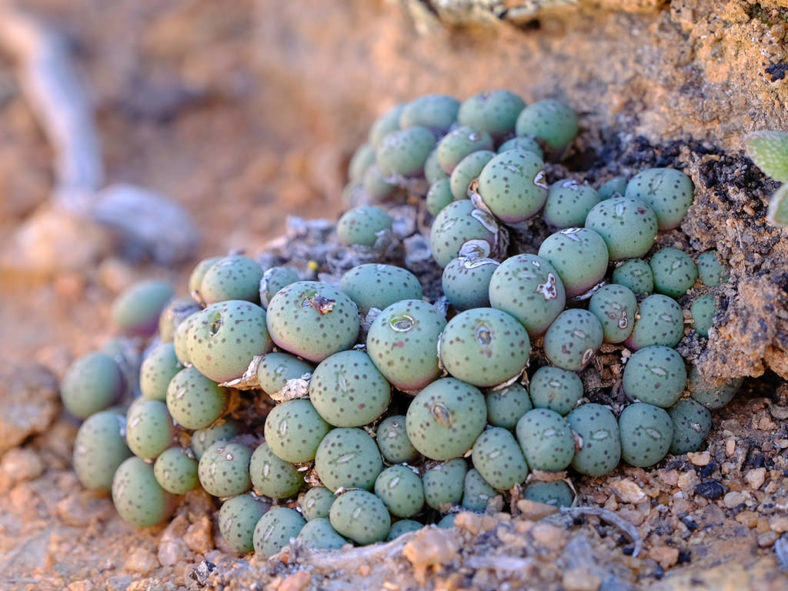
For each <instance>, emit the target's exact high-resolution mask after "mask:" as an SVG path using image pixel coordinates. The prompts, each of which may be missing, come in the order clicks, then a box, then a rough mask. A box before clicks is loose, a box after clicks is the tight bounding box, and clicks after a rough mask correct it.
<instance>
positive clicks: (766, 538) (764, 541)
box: [758, 531, 780, 548]
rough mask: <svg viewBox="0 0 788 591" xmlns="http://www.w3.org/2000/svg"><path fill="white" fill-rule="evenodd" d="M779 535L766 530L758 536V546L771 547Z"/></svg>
mask: <svg viewBox="0 0 788 591" xmlns="http://www.w3.org/2000/svg"><path fill="white" fill-rule="evenodd" d="M779 537H780V535H779V534H778V533H777V532H773V531H767V532H766V533H763V534H761V535H759V536H758V546H759V547H761V548H771V547H772V546H774V543H775V542H776V541H777V539H778V538H779Z"/></svg>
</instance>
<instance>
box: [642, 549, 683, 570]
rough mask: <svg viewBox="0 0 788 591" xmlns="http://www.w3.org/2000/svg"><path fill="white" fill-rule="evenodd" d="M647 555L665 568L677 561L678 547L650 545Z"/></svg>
mask: <svg viewBox="0 0 788 591" xmlns="http://www.w3.org/2000/svg"><path fill="white" fill-rule="evenodd" d="M648 557H649V558H651V559H652V560H655V561H657V562H658V563H659V565H660V566H661V567H662V568H664V569H665V570H667V569H669V568H670V567H671V566H673V565H674V564H676V563H677V562H678V561H679V551H678V548H673V547H671V546H652V548H651V550H649V551H648Z"/></svg>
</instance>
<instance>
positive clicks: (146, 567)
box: [123, 548, 159, 575]
mask: <svg viewBox="0 0 788 591" xmlns="http://www.w3.org/2000/svg"><path fill="white" fill-rule="evenodd" d="M157 568H159V559H158V558H156V555H155V554H154V553H153V552H151V551H150V550H146V549H145V548H137V549H135V550H133V551H132V552H131V554H130V555H129V557H128V558H127V559H126V562H124V563H123V569H124V570H127V571H131V572H133V573H138V574H140V575H147V574H148V573H149V572H151V571H153V570H155V569H157Z"/></svg>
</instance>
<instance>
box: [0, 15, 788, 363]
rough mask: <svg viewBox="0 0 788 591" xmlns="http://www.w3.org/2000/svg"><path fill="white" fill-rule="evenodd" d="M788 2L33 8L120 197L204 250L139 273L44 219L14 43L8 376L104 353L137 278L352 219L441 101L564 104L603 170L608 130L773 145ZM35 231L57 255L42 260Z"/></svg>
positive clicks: (7, 163) (7, 226)
mask: <svg viewBox="0 0 788 591" xmlns="http://www.w3.org/2000/svg"><path fill="white" fill-rule="evenodd" d="M782 2H783V0H767V1H765V2H761V3H759V4H758V9H759V10H760V11H761V12H757V11H756V12H753V11H754V10H755V9H754V8H753V5H752V4H751V3H749V2H746V1H743V0H741V1H740V0H731V1H730V2H726V3H720V4H719V5H717V3H708V2H704V1H702V0H681V1H674V2H671V3H666V2H664V1H662V0H636V1H633V0H604V1H590V0H578V1H577V2H566V1H560V2H556V1H555V0H543V1H541V2H520V1H511V2H500V3H496V2H481V1H479V2H476V1H468V2H427V1H420V0H389V1H384V0H347V1H343V2H340V3H321V2H309V1H305V0H298V1H292V2H277V1H274V0H236V1H233V2H230V3H227V2H213V1H210V0H183V1H177V0H147V1H146V2H137V1H136V0H117V1H115V2H111V3H107V2H98V1H96V0H70V1H68V2H66V1H63V0H27V1H25V2H23V3H22V2H20V3H18V7H19V8H20V9H21V11H22V12H23V13H24V14H25V15H27V16H29V17H32V18H33V20H34V21H35V22H37V23H39V24H40V25H41V26H42V27H44V28H45V29H46V30H47V31H51V32H54V33H56V34H57V35H58V36H59V37H60V38H61V39H62V40H64V50H65V51H66V52H67V53H68V55H70V57H71V59H72V60H73V62H74V64H75V66H76V68H77V71H78V74H79V75H80V78H81V80H82V82H83V83H84V85H85V88H86V89H87V92H88V95H89V97H90V101H91V104H92V106H93V108H94V110H95V118H96V123H97V131H98V136H99V139H100V143H101V155H102V157H103V160H104V165H105V168H106V171H105V177H106V182H107V183H130V184H134V185H138V186H141V187H145V188H147V189H150V190H152V191H155V192H156V193H158V194H161V195H164V196H166V197H168V198H170V199H172V200H173V201H174V202H175V203H176V204H179V205H181V206H183V208H184V209H185V211H186V212H188V215H189V216H191V218H192V220H193V221H194V223H195V225H196V227H197V228H198V229H199V232H200V234H201V242H200V243H199V247H198V249H197V250H196V251H195V252H194V254H193V255H192V256H190V257H188V258H187V260H185V261H183V262H181V263H179V264H169V265H165V266H162V265H155V264H152V263H151V262H150V261H148V260H146V259H145V258H144V257H143V258H137V259H133V260H128V259H127V258H123V257H121V256H120V255H119V253H118V250H117V248H115V247H114V246H113V244H112V237H111V236H108V235H107V234H106V232H105V231H104V230H102V229H101V228H94V227H91V226H90V224H86V223H82V222H79V221H77V222H74V221H73V220H71V221H69V220H66V219H61V218H60V217H58V215H57V214H54V215H53V214H52V213H51V212H49V214H48V216H42V215H41V210H42V208H44V209H45V208H47V206H48V203H49V202H50V201H51V196H52V192H53V185H54V184H55V171H54V170H53V162H54V161H55V153H54V148H53V145H52V143H51V141H49V138H48V137H47V135H46V133H45V132H44V130H43V129H42V125H41V121H40V117H38V116H37V113H36V111H35V110H34V106H32V105H31V102H30V100H29V97H28V96H27V95H26V94H25V92H24V88H23V86H22V85H21V83H20V60H19V58H18V56H15V55H14V52H13V51H9V48H8V46H7V44H6V46H3V45H0V253H3V256H2V257H0V260H2V264H0V289H1V290H2V307H1V308H0V324H1V325H2V326H3V327H4V331H3V332H4V333H5V334H7V335H13V339H12V340H11V339H8V338H3V339H0V358H5V359H15V358H16V359H25V358H30V357H33V358H36V359H39V360H41V361H45V362H46V363H48V364H49V365H51V366H53V367H54V368H56V369H57V368H62V367H63V365H64V364H65V363H66V361H67V360H68V359H69V358H70V356H71V355H73V354H76V353H78V352H79V351H83V350H87V349H89V348H90V347H95V346H96V345H97V344H98V343H97V341H98V340H99V339H101V338H104V336H103V335H105V334H106V332H107V327H106V322H105V320H106V304H107V303H108V302H109V301H111V298H112V297H113V296H114V295H115V294H116V293H118V292H119V291H120V290H122V289H123V288H124V287H126V286H127V285H129V284H130V283H131V282H132V281H134V280H136V279H139V278H142V277H148V276H159V277H167V278H169V279H172V280H173V281H174V282H175V284H176V285H178V286H183V285H184V284H185V280H184V277H185V276H186V273H188V271H189V269H190V268H191V266H192V265H193V264H194V263H195V262H196V261H197V260H198V259H199V258H200V257H202V256H208V255H214V254H220V253H224V252H227V251H229V250H231V249H246V251H247V252H249V253H252V254H257V253H258V252H259V251H260V250H261V249H262V248H263V247H264V245H265V244H266V243H267V242H268V241H269V240H271V239H273V238H275V237H277V236H279V235H281V234H282V233H283V231H284V229H285V220H286V217H287V216H288V215H290V214H297V215H300V216H303V217H307V218H314V217H326V218H330V219H336V216H337V214H338V213H339V212H340V210H341V207H342V204H341V198H340V196H341V190H342V187H343V185H344V183H345V181H346V166H347V163H348V160H349V158H350V156H351V154H352V152H353V150H354V149H355V148H356V147H357V146H358V145H359V144H360V143H361V142H362V141H364V138H365V135H366V130H367V129H368V127H369V125H370V124H371V123H372V121H373V120H374V118H375V117H376V116H377V115H379V114H381V113H382V112H384V111H385V110H386V109H388V108H389V107H391V106H392V105H393V104H395V103H397V102H401V101H405V100H408V99H410V98H412V97H415V96H418V95H420V94H425V93H429V92H440V93H448V94H453V95H455V96H457V97H458V98H460V99H463V98H465V97H467V96H468V95H470V94H472V93H474V92H477V91H480V90H483V89H488V88H508V89H510V90H513V91H515V92H518V93H520V94H521V95H522V96H523V97H524V98H525V99H526V101H529V102H530V101H534V100H538V99H541V98H545V97H548V96H554V97H561V98H564V99H566V100H568V101H569V102H570V103H571V104H572V105H573V106H574V107H575V108H576V109H577V110H578V111H579V112H581V114H582V124H583V126H584V128H585V129H586V130H591V131H590V132H589V133H587V134H586V135H585V138H586V139H585V140H584V142H583V143H581V145H580V146H578V148H577V149H578V150H579V151H585V154H581V155H582V156H583V157H584V158H585V159H586V160H587V161H588V162H591V161H593V160H594V159H599V158H603V157H604V154H600V153H598V152H597V151H596V150H597V149H598V147H599V145H601V141H600V140H599V136H600V134H604V133H607V134H620V137H623V138H627V137H628V138H633V137H636V136H638V135H645V136H647V137H649V138H650V139H663V140H664V139H669V138H676V137H688V136H692V137H695V138H697V139H700V140H708V141H711V142H714V143H715V144H717V145H721V146H723V147H726V148H733V149H739V147H740V146H741V138H742V136H743V134H745V133H746V132H748V131H750V130H751V129H755V128H758V127H764V126H765V125H766V124H767V123H768V124H770V125H772V126H776V127H779V126H780V124H782V125H783V127H785V126H786V122H785V119H786V117H787V116H786V114H785V113H786V110H785V97H786V81H785V79H784V78H785V77H784V72H785V68H783V69H782V70H781V69H780V64H785V63H788V56H786V48H785V44H784V43H782V40H783V39H784V37H785V19H784V18H782V17H781V16H780V15H781V14H783V13H781V12H779V11H780V10H783V9H782V8H780V5H781V3H782ZM712 4H713V6H712ZM2 6H7V5H6V4H4V3H1V2H0V7H2ZM439 7H443V8H442V10H443V12H440V11H439V10H438V8H439ZM479 7H483V8H479ZM492 7H495V8H494V9H493V8H492ZM528 7H530V8H528ZM507 11H508V12H507ZM723 22H724V23H725V28H721V24H720V23H723ZM778 41H779V42H778ZM781 60H782V61H781ZM781 73H782V76H781ZM731 113H741V114H742V115H741V116H737V117H731ZM600 130H601V131H600ZM581 159H582V158H581ZM42 217H45V218H46V219H44V220H43V221H42V219H41V218H42ZM25 224H27V225H28V226H30V225H32V226H33V228H34V229H35V232H33V233H32V235H33V236H34V237H35V239H34V240H32V245H31V244H30V243H28V244H26V248H27V252H20V249H19V244H18V243H17V244H14V241H15V237H17V234H18V233H19V228H20V227H21V226H23V225H25ZM17 242H18V240H17ZM22 250H24V249H22ZM30 251H32V252H33V254H34V256H32V257H31V256H30Z"/></svg>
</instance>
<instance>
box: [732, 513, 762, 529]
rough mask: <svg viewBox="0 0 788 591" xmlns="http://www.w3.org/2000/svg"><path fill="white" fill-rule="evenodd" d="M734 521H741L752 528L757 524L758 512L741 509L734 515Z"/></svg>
mask: <svg viewBox="0 0 788 591" xmlns="http://www.w3.org/2000/svg"><path fill="white" fill-rule="evenodd" d="M736 521H738V522H739V523H741V524H742V525H743V526H745V527H748V528H750V529H752V528H753V527H755V526H756V525H758V514H757V513H756V512H755V511H741V512H740V513H739V514H738V515H736Z"/></svg>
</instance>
